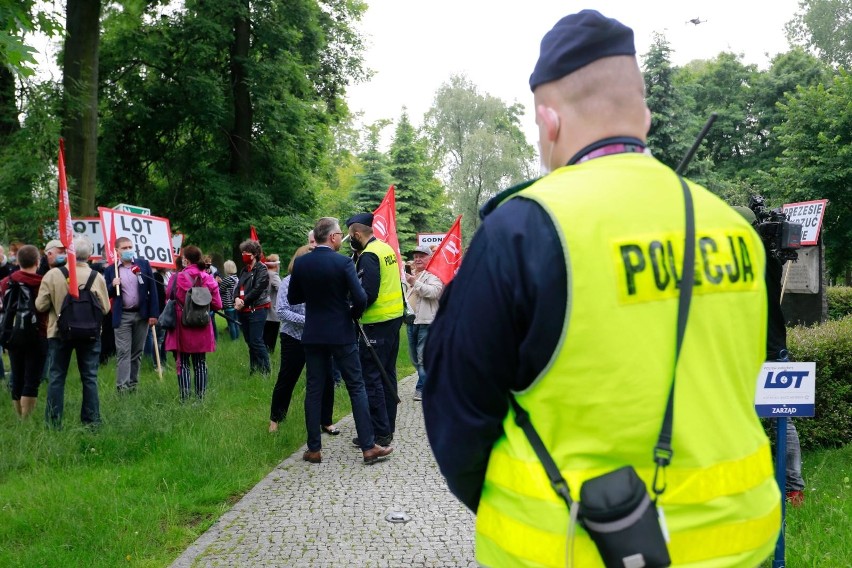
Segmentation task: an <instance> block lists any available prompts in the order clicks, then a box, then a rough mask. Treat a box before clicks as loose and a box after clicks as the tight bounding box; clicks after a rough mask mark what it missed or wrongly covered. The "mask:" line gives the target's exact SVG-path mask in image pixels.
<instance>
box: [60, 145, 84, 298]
mask: <svg viewBox="0 0 852 568" xmlns="http://www.w3.org/2000/svg"><path fill="white" fill-rule="evenodd" d="M59 240H61V241H62V246H64V247H65V255H66V256H67V257H68V261H67V262H68V263H67V266H68V293H69V294H71V295H72V296H74V297H75V298H79V297H80V290H79V289H78V288H77V251H76V250H75V249H74V229H73V228H72V227H71V204H70V203H69V201H68V181H67V180H66V179H65V140H63V139H62V138H60V139H59Z"/></svg>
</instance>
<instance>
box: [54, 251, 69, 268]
mask: <svg viewBox="0 0 852 568" xmlns="http://www.w3.org/2000/svg"><path fill="white" fill-rule="evenodd" d="M67 261H68V257H67V256H65V255H64V254H57V255H56V256H55V257H54V258H53V263H54V264H55V265H56V266H65V263H66V262H67Z"/></svg>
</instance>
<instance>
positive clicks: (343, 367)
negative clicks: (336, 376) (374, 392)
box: [287, 217, 393, 464]
mask: <svg viewBox="0 0 852 568" xmlns="http://www.w3.org/2000/svg"><path fill="white" fill-rule="evenodd" d="M314 237H315V238H316V242H317V246H316V248H315V249H314V250H313V251H311V252H310V253H308V254H306V255H304V256H300V257H299V258H297V259H296V261H295V263H294V264H293V272H292V274H291V276H290V288H289V290H288V291H287V301H288V302H290V303H291V304H302V303H304V304H305V329H304V331H303V332H302V345H303V346H304V348H305V363H306V366H307V386H306V389H305V426H306V427H307V430H308V449H307V451H305V453H304V455H303V456H302V459H304V460H305V461H308V462H311V463H320V462H321V461H322V453H321V451H320V450H321V447H322V443H321V434H320V405H321V401H322V394H323V389H324V388H325V383H326V381H325V378H326V377H327V376H328V375H329V374H330V373H331V361H332V359H333V360H334V362H335V363H336V364H337V368H338V369H340V372H341V374H342V375H343V380H344V382H345V383H346V389H347V390H348V391H349V400H351V401H352V415H353V418H354V419H355V430H356V431H357V433H358V440H360V441H361V442H360V444H359V446H360V448H361V451H362V452H363V453H364V463H365V464H371V463H375V462H376V461H378V460H379V459H382V458H384V457H386V456H387V455H388V454H390V453H391V452H392V451H393V448H390V447H385V446H379V445H377V444H376V439H375V432H374V431H373V425H372V422H371V421H370V408H369V405H368V402H367V391H366V389H365V388H364V379H363V377H362V376H361V363H360V360H359V359H358V345H357V342H356V341H357V339H356V338H357V335H356V331H355V329H356V328H355V320H357V319H358V318H359V317H361V314H362V313H363V312H364V308H365V307H366V305H367V294H366V293H365V292H364V288H362V287H361V283H360V282H359V281H358V276H357V275H356V274H355V265H354V264H353V262H352V260H351V259H349V258H347V257H345V256H343V255H340V254H337V251H338V250H340V244H341V243H342V242H343V232H342V231H341V230H340V222H339V221H338V220H337V219H335V218H334V217H323V218H321V219H320V220H319V221H317V224H316V226H315V227H314ZM350 301H351V305H350Z"/></svg>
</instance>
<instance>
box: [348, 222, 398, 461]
mask: <svg viewBox="0 0 852 568" xmlns="http://www.w3.org/2000/svg"><path fill="white" fill-rule="evenodd" d="M346 225H347V227H349V242H350V243H352V248H353V249H355V252H356V253H357V256H358V258H357V260H356V261H355V269H356V270H357V272H358V277H359V278H360V279H361V285H362V286H363V287H364V291H365V292H366V293H367V309H365V310H364V315H363V316H361V323H362V324H363V326H364V331H365V332H366V335H367V337H368V338H369V340H370V343H371V344H372V346H373V348H374V349H375V352H376V354H377V355H378V358H379V360H380V361H381V364H382V366H383V367H384V368H385V371H386V372H387V374H388V377H389V378H390V380H391V382H392V383H393V384H394V385H396V357H397V354H398V353H399V330H400V327H401V326H402V313H403V300H402V277H401V272H400V268H399V264H398V263H397V259H396V253H395V252H394V250H393V249H392V248H391V247H390V246H389V245H388V244H386V243H383V242H382V241H380V240H378V239H377V238H376V237H375V236H374V235H373V214H372V213H359V214H357V215H354V216H352V217H350V218H349V219H348V220H347V221H346ZM358 349H359V355H360V358H361V371H362V373H363V375H364V383H365V385H366V387H367V399H368V400H369V402H370V417H371V418H372V419H373V429H374V430H375V432H376V443H377V444H379V445H380V446H387V445H389V444H390V443H391V442H392V441H393V434H394V431H395V430H396V406H397V393H396V391H395V390H394V391H391V389H390V388H388V386H387V385H385V384H383V383H382V375H381V371H380V370H379V367H378V365H377V364H376V361H375V359H374V358H373V355H372V353H370V351H369V349H368V348H367V346H366V345H365V344H364V339H363V337H361V338H359V344H358ZM353 442H354V440H353ZM356 445H358V444H357V443H356Z"/></svg>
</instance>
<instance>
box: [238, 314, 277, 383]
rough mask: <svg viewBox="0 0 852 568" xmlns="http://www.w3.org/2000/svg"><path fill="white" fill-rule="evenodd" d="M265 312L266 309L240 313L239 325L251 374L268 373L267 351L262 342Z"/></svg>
mask: <svg viewBox="0 0 852 568" xmlns="http://www.w3.org/2000/svg"><path fill="white" fill-rule="evenodd" d="M266 312H267V309H266V308H263V309H261V310H255V311H253V312H240V325H241V326H242V328H243V337H244V338H245V340H246V344H247V345H248V348H249V368H250V370H251V372H252V373H255V372H258V373H263V374H264V375H268V374H269V373H270V367H269V351H267V350H266V343H264V342H263V328H264V326H266Z"/></svg>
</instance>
